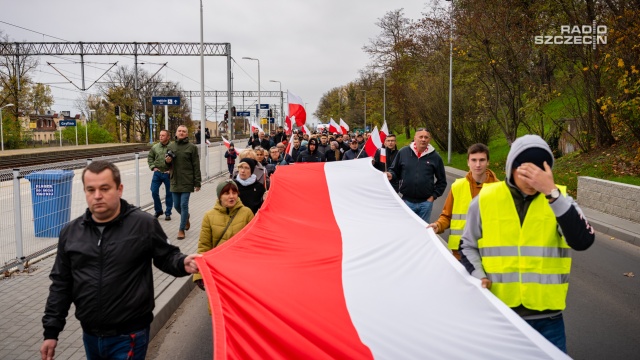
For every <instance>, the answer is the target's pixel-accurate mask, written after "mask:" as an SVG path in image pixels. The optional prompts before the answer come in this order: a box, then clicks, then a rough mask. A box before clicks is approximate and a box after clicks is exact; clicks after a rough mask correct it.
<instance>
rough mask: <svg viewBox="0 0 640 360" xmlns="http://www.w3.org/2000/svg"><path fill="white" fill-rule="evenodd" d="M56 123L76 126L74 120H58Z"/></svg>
mask: <svg viewBox="0 0 640 360" xmlns="http://www.w3.org/2000/svg"><path fill="white" fill-rule="evenodd" d="M58 124H59V125H60V126H76V121H75V120H60V122H58Z"/></svg>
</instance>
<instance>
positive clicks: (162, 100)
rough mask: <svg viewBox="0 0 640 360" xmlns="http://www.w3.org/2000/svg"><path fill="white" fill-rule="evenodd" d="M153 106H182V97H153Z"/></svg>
mask: <svg viewBox="0 0 640 360" xmlns="http://www.w3.org/2000/svg"><path fill="white" fill-rule="evenodd" d="M151 103H152V104H153V105H169V106H176V105H180V96H153V97H151Z"/></svg>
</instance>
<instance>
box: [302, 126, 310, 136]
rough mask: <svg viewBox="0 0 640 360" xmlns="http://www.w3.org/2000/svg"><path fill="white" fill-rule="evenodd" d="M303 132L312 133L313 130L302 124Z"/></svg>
mask: <svg viewBox="0 0 640 360" xmlns="http://www.w3.org/2000/svg"><path fill="white" fill-rule="evenodd" d="M301 130H302V133H303V134H309V135H311V131H309V128H308V127H307V125H302V129H301Z"/></svg>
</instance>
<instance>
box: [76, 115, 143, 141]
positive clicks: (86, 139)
mask: <svg viewBox="0 0 640 360" xmlns="http://www.w3.org/2000/svg"><path fill="white" fill-rule="evenodd" d="M95 112H96V111H95V110H89V114H91V121H93V114H94V113H95ZM154 118H155V117H154ZM84 135H85V136H86V138H85V142H86V145H89V124H88V123H87V119H85V120H84Z"/></svg>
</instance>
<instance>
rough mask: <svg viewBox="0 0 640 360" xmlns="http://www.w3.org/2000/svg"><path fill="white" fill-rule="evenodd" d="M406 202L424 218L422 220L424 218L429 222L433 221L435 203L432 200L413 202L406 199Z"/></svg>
mask: <svg viewBox="0 0 640 360" xmlns="http://www.w3.org/2000/svg"><path fill="white" fill-rule="evenodd" d="M404 203H405V204H407V206H408V207H409V209H411V211H413V212H414V213H416V214H417V215H418V216H420V218H422V220H424V221H425V222H426V223H427V224H429V223H430V222H431V221H430V220H431V209H433V203H432V202H431V201H423V202H421V203H412V202H410V201H407V200H404Z"/></svg>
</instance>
